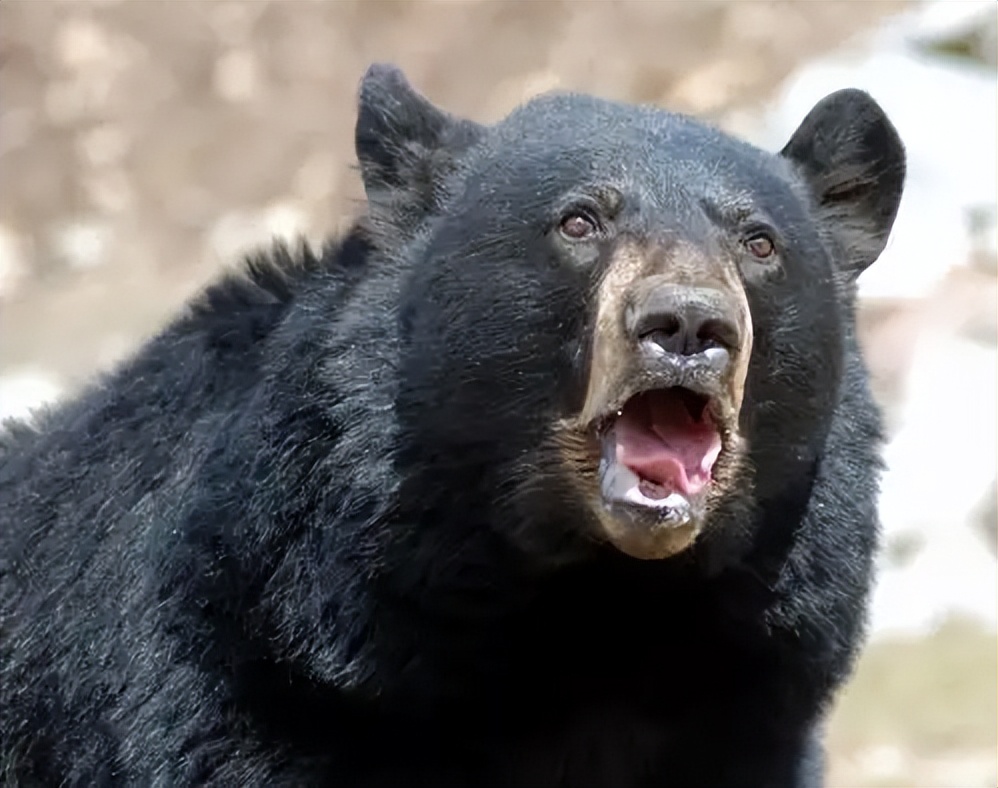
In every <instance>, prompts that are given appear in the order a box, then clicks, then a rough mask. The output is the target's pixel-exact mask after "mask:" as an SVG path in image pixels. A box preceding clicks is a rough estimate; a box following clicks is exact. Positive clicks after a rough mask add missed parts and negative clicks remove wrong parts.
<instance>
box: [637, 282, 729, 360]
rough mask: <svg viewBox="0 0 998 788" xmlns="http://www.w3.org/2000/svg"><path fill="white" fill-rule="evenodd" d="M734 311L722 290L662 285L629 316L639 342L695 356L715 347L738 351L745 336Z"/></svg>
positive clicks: (640, 302)
mask: <svg viewBox="0 0 998 788" xmlns="http://www.w3.org/2000/svg"><path fill="white" fill-rule="evenodd" d="M733 313H734V310H733V309H732V308H731V307H730V304H729V302H728V299H727V298H726V297H725V295H724V293H722V292H721V291H720V290H715V289H711V288H701V287H685V286H680V285H659V286H657V287H655V288H654V289H652V290H650V291H647V292H646V293H645V294H644V297H643V298H641V299H640V300H639V301H638V302H637V303H635V304H634V305H633V307H632V308H631V309H629V310H628V313H627V329H628V332H629V333H630V335H631V338H632V339H634V340H636V341H638V342H647V343H652V344H655V345H657V346H658V347H660V348H661V349H662V350H664V351H665V352H667V353H674V354H676V355H681V356H693V355H697V354H698V353H702V352H704V351H705V350H708V349H709V348H713V347H720V348H724V349H725V350H728V351H734V350H737V349H738V346H739V345H740V343H741V335H740V332H739V329H738V324H737V322H736V321H735V319H734V318H733Z"/></svg>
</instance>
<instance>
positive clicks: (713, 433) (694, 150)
mask: <svg viewBox="0 0 998 788" xmlns="http://www.w3.org/2000/svg"><path fill="white" fill-rule="evenodd" d="M357 139H358V145H357V148H358V156H359V158H360V161H361V167H362V173H363V176H364V181H365V187H366V190H367V194H368V198H369V202H370V206H371V209H370V212H371V224H372V227H373V228H374V232H375V235H376V236H377V238H378V239H379V241H378V243H379V244H380V245H381V247H382V249H383V250H384V251H385V252H386V253H387V255H388V256H389V257H394V258H395V259H397V260H404V261H405V268H406V270H405V274H404V277H403V282H402V284H401V285H400V287H401V293H400V295H399V302H400V305H399V313H398V315H397V317H398V322H399V333H400V342H401V348H402V350H401V358H400V360H399V364H400V369H401V383H400V384H399V385H400V389H399V392H398V417H399V421H400V427H401V432H402V443H403V449H402V450H401V452H400V461H401V462H402V463H403V464H404V465H406V466H407V470H406V471H404V472H403V476H407V477H408V478H410V479H421V478H422V477H421V474H424V473H425V474H431V475H437V476H440V475H447V477H448V478H452V479H455V480H459V481H458V484H457V485H456V486H460V487H461V492H456V493H455V497H454V498H453V499H452V500H451V505H454V504H455V503H456V502H458V501H460V502H461V504H462V505H464V506H466V507H468V509H469V518H472V519H473V518H474V516H475V512H476V511H481V510H483V509H488V510H489V511H488V515H487V516H488V519H489V525H490V526H491V527H493V528H496V529H497V530H499V531H500V532H502V533H503V534H504V535H505V536H506V537H508V538H509V539H510V540H512V542H513V543H515V544H517V545H518V546H520V547H521V548H523V549H524V550H525V551H526V552H528V553H529V554H531V555H532V556H534V557H535V558H537V559H538V560H540V561H542V562H563V561H571V560H575V559H577V558H578V557H579V556H581V555H586V554H589V553H590V552H591V551H592V550H593V549H597V550H598V549H601V547H602V546H606V545H611V546H613V548H615V549H617V550H620V551H622V552H623V553H625V554H626V555H629V556H631V557H635V558H643V559H655V558H665V557H669V556H673V555H676V554H678V553H681V552H683V551H685V550H687V549H688V548H690V546H691V545H693V544H694V543H695V542H706V543H708V544H709V543H710V542H711V540H714V541H721V542H723V541H724V539H725V536H726V535H730V536H732V537H733V536H734V532H735V531H737V530H739V529H744V527H745V521H746V519H747V518H746V517H745V512H746V511H747V510H748V509H750V508H751V506H752V505H753V504H754V502H757V501H758V500H759V499H760V496H761V497H762V498H765V497H767V496H774V495H778V494H779V493H780V491H781V490H782V489H783V488H785V487H786V486H787V485H789V484H791V483H794V482H795V481H799V478H798V477H799V474H800V473H802V472H803V469H805V468H807V467H809V466H810V465H812V464H813V462H814V461H815V459H816V458H817V457H818V456H819V454H820V451H821V447H822V445H823V442H824V438H825V436H826V434H827V432H828V429H829V426H830V424H831V420H832V416H833V413H834V411H835V408H836V405H837V403H838V400H839V396H840V387H841V382H842V376H843V358H844V343H845V341H846V337H845V335H844V332H845V331H848V330H849V325H850V321H851V319H852V318H851V314H852V309H853V304H852V301H853V298H854V286H853V282H854V279H855V277H856V276H857V275H858V274H859V273H861V272H862V271H863V270H864V269H865V268H866V267H867V266H868V265H869V264H870V263H872V262H873V261H874V260H875V259H876V257H877V256H878V255H879V253H880V251H881V250H882V248H883V245H884V244H885V242H886V238H887V235H888V233H889V230H890V227H891V224H892V222H893V219H894V216H895V214H896V211H897V206H898V202H899V200H900V195H901V188H902V184H903V178H904V153H903V148H902V145H901V142H900V140H899V139H898V136H897V134H896V132H895V131H894V129H893V127H892V126H891V124H890V122H889V121H888V120H887V118H886V117H885V116H884V114H883V113H882V111H881V110H880V109H879V107H878V106H877V105H876V104H875V103H874V102H873V100H872V99H871V98H870V97H869V96H867V95H866V94H864V93H861V92H859V91H854V90H846V91H841V92H839V93H837V94H833V95H832V96H830V97H828V98H826V99H825V100H824V101H823V102H821V103H819V104H818V106H816V107H815V109H814V110H813V111H812V112H811V114H810V115H809V116H808V117H807V118H806V119H805V120H804V122H803V123H802V124H801V127H800V128H799V130H798V131H797V132H796V133H795V135H794V136H793V138H792V139H791V140H790V142H789V143H788V144H787V145H786V147H785V148H784V149H783V150H782V151H781V152H780V153H779V154H770V153H766V152H763V151H760V150H757V149H755V148H753V147H752V146H750V145H747V144H745V143H743V142H740V141H738V140H735V139H732V138H730V137H728V136H726V135H724V134H722V133H721V132H719V131H717V130H715V129H712V128H710V127H707V126H705V125H703V124H701V123H699V122H697V121H694V120H692V119H689V118H686V117H683V116H678V115H675V114H671V113H668V112H665V111H662V110H658V109H653V108H649V107H635V106H628V105H622V104H617V103H613V102H610V101H602V100H599V99H596V98H593V97H589V96H580V95H549V96H544V97H541V98H538V99H535V100H533V101H531V102H528V103H527V104H525V105H524V106H522V107H520V108H519V109H518V110H516V111H515V112H513V113H512V114H511V115H510V116H508V117H507V118H506V119H505V120H503V121H501V122H499V123H498V124H496V125H495V126H491V127H483V126H479V125H477V124H473V123H471V122H469V121H465V120H460V119H456V118H453V117H451V116H449V115H447V114H445V113H443V112H442V111H440V110H438V109H437V108H435V107H433V106H432V105H431V104H430V103H429V102H427V101H426V100H425V99H424V98H422V97H421V96H419V95H418V94H416V93H415V92H414V91H413V90H412V88H411V87H410V86H409V85H408V84H407V83H406V81H405V79H404V78H403V77H402V75H401V74H400V73H399V72H398V71H396V70H394V69H391V68H387V67H374V68H372V69H371V71H370V72H369V73H368V75H367V77H366V78H365V81H364V83H363V86H362V90H361V108H360V114H359V117H358V126H357ZM469 424H474V425H476V426H475V428H474V429H471V430H469V429H468V425H469ZM424 487H425V485H423V484H422V482H419V483H414V489H422V488H424ZM736 520H737V522H736ZM701 537H703V538H701Z"/></svg>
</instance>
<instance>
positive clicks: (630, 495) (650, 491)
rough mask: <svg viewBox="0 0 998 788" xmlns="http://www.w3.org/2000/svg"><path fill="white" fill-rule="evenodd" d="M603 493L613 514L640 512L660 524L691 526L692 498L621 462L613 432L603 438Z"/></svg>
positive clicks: (604, 500)
mask: <svg viewBox="0 0 998 788" xmlns="http://www.w3.org/2000/svg"><path fill="white" fill-rule="evenodd" d="M599 478H600V493H601V495H602V498H603V503H604V505H605V506H607V507H608V508H609V509H610V511H611V512H615V513H619V512H621V511H630V512H634V511H636V510H640V511H643V512H645V513H646V514H651V515H653V517H654V520H655V522H656V523H659V524H668V525H684V524H687V523H688V522H689V521H690V519H691V517H692V509H693V505H692V502H691V499H690V498H691V496H690V495H688V494H685V493H683V492H681V491H679V490H677V489H675V488H674V487H673V486H671V485H667V484H659V483H657V482H654V481H652V480H649V479H643V478H641V477H640V476H639V475H638V474H636V473H635V472H634V471H633V470H631V469H630V468H628V467H627V466H626V465H624V464H622V463H620V462H618V461H617V458H616V440H615V436H614V433H613V430H610V431H608V432H607V433H606V434H605V435H604V436H603V447H602V457H601V459H600V466H599Z"/></svg>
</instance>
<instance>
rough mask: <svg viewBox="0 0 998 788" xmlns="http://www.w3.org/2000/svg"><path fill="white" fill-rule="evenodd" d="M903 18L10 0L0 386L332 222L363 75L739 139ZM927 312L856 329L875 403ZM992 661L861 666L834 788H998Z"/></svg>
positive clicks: (796, 8)
mask: <svg viewBox="0 0 998 788" xmlns="http://www.w3.org/2000/svg"><path fill="white" fill-rule="evenodd" d="M905 5H907V4H906V3H905V2H903V0H875V1H870V2H859V1H854V2H755V1H753V0H738V1H736V2H716V1H715V0H699V1H698V2H656V1H654V0H637V1H635V2H614V1H613V0H603V1H601V2H600V1H597V0H577V1H576V2H566V1H562V0H534V1H533V2H530V1H529V0H518V1H514V2H494V1H489V0H424V1H423V2H398V1H394V0H393V1H389V0H363V1H356V0H324V1H319V0H243V1H241V2H237V1H236V0H232V1H226V0H0V376H3V375H4V374H5V373H9V372H13V371H20V370H31V371H34V372H38V373H40V374H42V375H44V376H45V377H47V378H48V379H50V380H52V381H53V382H55V383H56V384H57V385H58V386H59V387H60V388H63V389H64V390H72V388H73V387H75V386H77V385H79V384H80V382H81V381H83V380H85V379H86V378H87V377H88V376H90V375H92V374H93V373H94V372H95V371H96V370H98V369H102V368H106V367H107V366H109V365H110V364H112V363H114V362H115V361H116V360H118V359H120V358H121V357H122V356H123V355H124V354H126V353H128V352H129V351H130V350H131V349H133V348H134V347H135V346H136V344H137V343H138V342H139V341H141V340H142V339H143V338H145V337H147V336H148V335H149V334H150V333H151V332H152V331H154V330H156V329H157V328H158V327H159V326H160V325H161V324H162V322H163V320H164V319H166V317H167V316H168V315H169V313H170V312H171V311H172V310H173V309H175V308H176V307H177V306H178V305H179V304H180V303H181V302H182V300H183V299H184V298H185V297H187V296H188V295H190V294H191V293H192V292H193V291H194V290H195V289H196V288H198V287H199V286H201V285H202V284H203V283H204V282H205V281H206V280H207V279H208V278H209V277H211V276H212V275H213V274H215V273H216V272H217V271H218V270H219V269H220V268H221V267H223V266H228V265H232V264H234V263H236V262H238V259H239V255H240V254H241V253H242V252H244V251H246V250H247V249H250V248H252V247H254V246H256V245H258V244H261V243H265V242H267V240H268V239H269V237H271V236H272V235H275V234H276V235H295V234H298V233H302V234H304V235H306V236H307V237H308V238H309V239H310V240H311V241H312V242H317V241H319V240H321V238H322V236H323V235H325V234H326V233H329V232H333V231H335V230H336V229H338V228H341V227H343V226H344V224H345V223H347V222H348V221H349V218H350V216H351V215H353V214H354V213H356V211H357V210H359V205H358V201H359V200H360V198H361V196H362V193H361V189H360V185H359V181H358V179H357V176H356V173H355V172H354V170H353V168H352V166H353V147H352V131H353V123H354V102H355V91H356V86H357V83H358V80H359V78H360V76H361V74H362V73H363V71H364V69H365V68H366V67H367V65H368V64H369V63H371V62H372V61H375V60H388V61H392V62H395V63H397V64H399V65H401V66H402V67H403V68H404V69H405V70H406V72H407V74H408V76H409V77H410V79H411V80H412V82H413V83H414V84H415V85H416V86H417V87H418V88H419V89H420V90H421V91H423V92H425V93H426V94H427V95H428V96H429V97H430V98H431V99H432V100H434V101H435V102H437V103H439V104H441V105H442V106H445V107H446V108H448V109H450V110H452V111H455V112H458V113H461V114H466V115H468V116H471V117H474V118H475V119H477V120H482V121H488V120H491V119H496V118H498V117H500V116H501V115H502V114H504V113H505V112H507V111H508V110H509V109H511V108H512V107H513V106H514V105H515V104H516V103H518V102H520V101H521V100H523V99H525V98H527V97H528V96H530V95H532V94H534V93H537V92H539V91H543V90H546V89H549V88H554V87H560V88H571V89H580V90H585V91H589V92H595V93H598V94H601V95H604V96H608V97H612V98H618V99H626V100H632V101H647V102H655V103H659V104H662V105H664V106H668V107H669V108H672V109H679V110H685V111H690V112H694V113H697V114H700V115H703V116H706V117H708V118H709V119H712V120H715V121H717V122H719V123H721V124H722V125H725V126H727V127H729V128H734V129H736V130H737V128H738V127H739V124H740V123H742V122H744V119H745V118H747V117H749V116H751V114H752V113H753V112H754V111H755V109H756V108H757V107H758V105H759V103H760V102H761V101H763V100H765V99H767V98H769V97H771V95H772V93H773V91H774V90H775V88H776V87H777V86H778V85H779V83H780V81H781V80H782V79H783V78H785V77H786V76H788V75H789V74H790V73H791V72H792V71H793V69H794V68H795V67H796V66H798V65H799V64H800V63H802V62H803V61H804V60H806V59H809V58H812V57H815V56H817V55H820V54H821V53H823V52H826V51H828V50H830V49H832V48H833V47H835V46H837V45H839V44H840V43H842V42H844V41H846V40H848V39H849V38H850V37H851V36H853V35H854V34H856V33H858V32H860V31H863V30H865V29H868V28H869V27H870V26H871V25H873V24H875V23H877V22H878V21H880V20H881V19H883V18H884V17H885V16H886V15H888V14H891V13H893V12H895V11H897V10H899V9H901V8H903V7H905ZM968 276H969V277H971V279H969V280H968V279H967V277H968ZM973 276H977V275H976V274H968V275H964V276H963V277H962V278H959V277H958V278H957V279H955V280H953V281H952V282H951V284H950V285H948V287H949V290H947V291H946V292H948V293H950V294H951V296H950V297H951V300H953V303H954V304H956V306H957V308H959V305H960V304H961V303H962V301H961V299H963V298H964V295H963V294H965V291H966V290H967V289H968V288H969V289H970V290H973V291H974V293H976V294H978V301H980V296H979V294H980V293H981V292H984V293H985V297H987V292H986V291H982V289H981V285H982V283H983V284H984V285H985V286H987V285H991V286H992V287H993V277H992V278H987V277H988V276H990V275H982V276H984V277H985V279H984V280H979V279H973V278H972V277H973ZM985 280H986V281H985ZM992 292H993V291H992ZM968 297H969V296H968ZM981 303H982V304H983V306H979V307H978V311H981V310H983V314H985V317H987V309H989V308H991V307H990V303H991V302H990V301H987V302H981ZM937 308H938V307H937ZM919 309H920V307H918V308H912V307H910V306H901V307H897V308H894V307H891V305H886V306H883V308H882V310H881V312H870V314H869V315H868V316H867V317H866V318H865V319H866V325H868V326H870V327H871V328H870V330H871V331H874V332H875V333H877V335H878V336H886V337H888V339H887V340H886V341H884V342H881V343H879V344H877V345H873V344H871V351H872V352H874V353H877V352H879V353H880V357H881V361H879V362H878V361H877V360H876V359H875V360H874V364H873V365H874V367H875V370H876V371H877V374H878V386H880V387H881V388H882V389H883V390H884V391H889V390H890V387H891V386H892V385H893V383H892V381H894V378H895V377H897V374H899V373H897V368H898V366H899V365H902V363H903V359H901V360H899V357H898V355H897V354H896V353H895V352H894V350H893V348H894V347H896V346H897V344H896V343H892V342H891V341H890V336H891V335H892V332H893V334H898V333H902V334H903V332H904V331H905V330H906V329H905V327H906V326H907V325H909V324H910V323H911V321H915V322H918V321H920V320H922V319H923V313H922V312H920V311H919ZM906 321H907V322H906ZM902 344H903V343H902ZM878 348H879V350H878ZM885 396H886V395H885ZM995 662H996V656H995V643H994V639H993V637H992V636H991V635H988V634H981V633H980V632H979V631H978V630H976V629H975V628H974V627H972V626H963V625H961V623H960V622H954V623H953V624H951V625H949V626H948V628H946V629H945V630H942V631H940V632H939V633H937V634H936V635H934V636H933V637H932V638H931V639H929V640H928V641H925V642H920V643H901V644H887V645H885V646H880V645H877V646H875V647H873V648H871V649H870V650H869V652H868V653H867V656H866V657H865V658H864V661H863V663H862V666H861V669H860V672H859V674H858V675H857V677H856V680H855V681H854V682H853V684H852V685H851V686H850V687H849V689H848V691H847V692H846V693H845V695H844V696H843V699H842V702H841V703H840V704H839V706H838V707H837V709H836V714H835V717H834V719H833V723H832V726H831V730H830V734H829V743H830V747H831V753H832V757H831V764H830V777H829V785H831V786H836V787H838V788H859V787H860V786H871V787H872V786H892V785H897V786H910V787H911V788H915V786H926V787H928V786H943V785H949V786H966V787H967V788H969V787H970V786H978V785H980V786H984V785H988V784H989V783H988V781H989V780H990V781H992V784H993V779H994V768H995V765H994V764H995V760H994V746H995V730H994V728H995V722H994V707H995V701H996V691H995V689H994V688H993V685H992V684H991V683H988V682H989V681H990V680H988V681H985V683H984V684H982V683H981V679H980V677H981V676H982V675H990V676H993V675H994V673H995V667H994V666H995Z"/></svg>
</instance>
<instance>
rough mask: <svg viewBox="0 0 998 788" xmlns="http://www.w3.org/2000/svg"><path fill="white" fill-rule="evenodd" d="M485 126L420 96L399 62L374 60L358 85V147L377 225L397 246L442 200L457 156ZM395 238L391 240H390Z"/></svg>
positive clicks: (472, 141) (374, 226)
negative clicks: (451, 113) (447, 177)
mask: <svg viewBox="0 0 998 788" xmlns="http://www.w3.org/2000/svg"><path fill="white" fill-rule="evenodd" d="M483 131H484V129H483V127H482V126H479V125H478V124H476V123H473V122H471V121H468V120H462V119H460V118H456V117H454V116H452V115H450V114H448V113H446V112H444V111H442V110H440V109H438V108H437V107H435V106H433V104H431V103H430V102H429V101H428V100H427V99H425V98H424V97H423V96H421V95H419V93H417V92H416V91H415V90H414V89H413V88H412V86H411V85H410V84H409V82H408V80H407V79H406V78H405V76H404V75H403V73H402V72H401V71H400V70H399V69H398V68H396V67H395V66H390V65H382V64H375V65H372V66H371V67H370V68H369V69H368V70H367V73H366V74H365V75H364V78H363V80H362V81H361V85H360V98H359V108H358V114H357V126H356V131H355V146H356V150H357V158H358V160H359V162H360V171H361V178H362V179H363V181H364V191H365V192H366V194H367V201H368V210H369V215H370V219H371V221H372V224H373V229H374V230H375V233H376V235H377V236H378V237H379V239H381V240H384V241H388V243H389V244H391V245H394V244H396V243H397V242H398V240H399V239H400V237H401V238H403V239H404V238H407V237H410V236H411V235H412V233H413V231H414V230H415V228H416V227H417V226H418V225H419V224H421V223H422V221H423V220H424V219H425V218H426V216H427V215H428V214H429V213H430V212H432V211H433V210H434V208H436V207H437V205H438V200H439V197H440V193H441V187H442V182H443V179H444V178H445V177H446V175H447V174H448V173H450V172H451V171H452V170H453V167H454V164H455V161H456V158H457V155H458V154H460V153H461V152H462V151H464V150H466V149H468V148H469V147H471V146H472V145H473V144H474V143H475V142H476V141H477V140H478V139H479V138H480V137H481V135H482V133H483ZM389 239H391V240H389Z"/></svg>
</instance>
